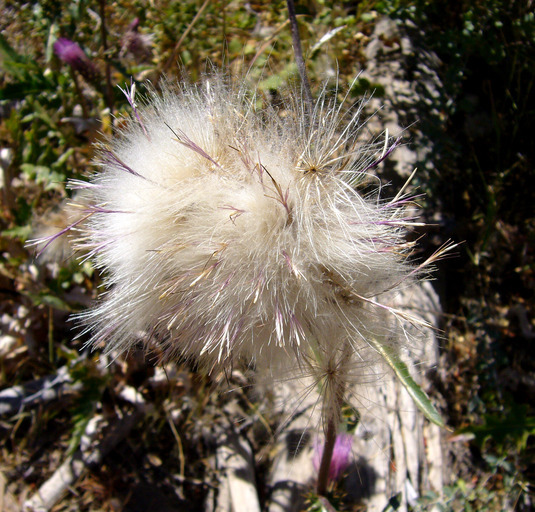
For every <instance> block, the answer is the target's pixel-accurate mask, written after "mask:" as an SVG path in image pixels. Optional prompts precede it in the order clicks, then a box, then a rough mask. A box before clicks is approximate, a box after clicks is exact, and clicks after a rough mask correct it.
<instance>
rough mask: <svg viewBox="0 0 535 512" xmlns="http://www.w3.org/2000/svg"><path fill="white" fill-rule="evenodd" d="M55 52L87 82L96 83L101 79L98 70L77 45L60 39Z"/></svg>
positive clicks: (63, 38) (55, 45) (62, 38)
mask: <svg viewBox="0 0 535 512" xmlns="http://www.w3.org/2000/svg"><path fill="white" fill-rule="evenodd" d="M54 52H55V53H56V55H57V56H58V57H59V58H60V59H61V60H62V61H63V62H65V63H66V64H68V65H69V66H71V68H72V69H74V70H75V71H78V72H79V73H80V74H81V75H82V76H83V77H84V78H85V79H86V80H88V81H90V82H94V81H96V80H97V79H98V78H99V73H98V71H97V68H96V67H95V65H94V64H93V62H91V60H90V59H89V57H88V56H87V55H86V54H85V53H84V51H83V50H82V49H81V48H80V46H78V44H77V43H75V42H74V41H71V40H70V39H67V38H65V37H60V38H59V39H58V40H57V41H56V42H55V43H54Z"/></svg>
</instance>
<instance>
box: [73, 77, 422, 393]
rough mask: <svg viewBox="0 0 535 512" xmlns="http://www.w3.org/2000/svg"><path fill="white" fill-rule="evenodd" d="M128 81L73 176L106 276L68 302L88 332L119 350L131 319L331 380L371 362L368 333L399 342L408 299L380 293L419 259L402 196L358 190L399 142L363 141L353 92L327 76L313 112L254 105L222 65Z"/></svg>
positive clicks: (228, 359) (136, 333)
mask: <svg viewBox="0 0 535 512" xmlns="http://www.w3.org/2000/svg"><path fill="white" fill-rule="evenodd" d="M125 93H126V95H127V97H128V98H129V101H130V103H131V105H132V107H133V112H134V115H133V116H132V118H131V119H130V120H128V121H127V122H126V123H125V127H124V128H123V129H122V131H121V133H120V134H119V135H118V136H117V137H116V138H115V139H114V140H112V141H110V143H109V145H106V146H102V147H101V148H100V158H99V161H98V169H97V171H96V172H95V173H94V174H93V176H92V177H91V178H90V180H89V181H88V183H87V184H86V185H83V184H81V183H80V182H76V183H75V184H74V186H75V187H76V188H85V191H84V196H85V198H87V197H89V206H87V204H84V206H83V211H84V213H85V217H84V222H79V223H77V224H76V225H73V228H72V231H73V232H75V234H76V246H77V248H78V249H80V250H81V251H83V252H84V253H85V257H89V258H91V260H92V261H93V262H94V264H95V265H96V267H98V268H99V269H100V270H102V271H103V273H104V275H105V281H104V284H105V286H106V289H107V290H106V292H105V293H103V294H102V295H101V297H100V300H99V302H98V303H97V304H96V305H95V306H94V308H93V309H91V310H89V311H87V312H85V313H83V314H81V315H80V316H79V318H80V319H81V320H82V321H83V323H84V324H85V325H86V326H87V329H88V330H89V331H90V332H91V335H92V343H94V344H100V343H105V344H106V347H107V350H109V351H112V350H119V351H124V350H128V349H130V348H131V347H132V346H133V344H134V343H136V342H137V341H139V338H140V333H142V334H143V338H145V339H146V340H147V344H148V345H153V346H154V344H156V345H157V346H159V347H161V348H162V349H163V354H164V356H163V358H164V359H169V358H177V357H178V358H185V359H189V360H192V361H195V362H198V363H199V364H201V365H202V366H203V367H205V368H206V369H207V370H209V371H219V370H226V369H229V368H230V367H231V366H232V365H233V364H236V363H240V362H245V364H247V365H253V366H255V367H256V368H258V369H269V370H270V371H272V372H274V373H275V374H276V372H277V371H279V369H281V368H301V369H303V370H304V371H305V372H307V373H308V374H312V375H314V376H315V378H317V380H318V381H321V380H322V379H324V378H325V379H326V387H325V388H324V393H325V394H327V395H328V394H329V393H332V394H337V393H340V392H343V390H344V389H345V382H344V379H346V380H347V379H349V378H351V380H354V379H358V375H356V374H358V373H359V372H361V373H363V374H365V373H366V370H364V368H367V367H370V366H372V365H374V364H375V362H376V358H375V357H374V352H375V351H374V350H373V349H371V348H370V346H369V345H368V343H367V340H368V339H370V337H374V338H381V339H382V340H383V341H384V342H386V343H394V342H389V341H388V340H389V339H390V338H391V339H396V341H395V343H398V341H397V340H399V338H395V336H393V335H392V332H391V327H392V324H391V322H388V321H386V320H385V317H386V316H387V315H388V314H393V315H394V316H404V314H403V313H401V312H400V311H397V310H395V309H393V308H389V307H388V306H386V305H384V304H382V303H381V295H383V294H385V293H386V292H390V291H392V290H395V289H396V288H397V287H400V286H407V284H408V283H409V282H410V280H411V279H412V277H413V275H414V274H416V273H417V272H418V271H419V267H416V268H415V267H413V266H412V265H411V264H410V263H409V262H408V260H407V256H408V254H409V253H410V249H411V244H410V243H407V241H406V239H405V234H406V228H407V226H408V225H410V224H411V223H412V219H411V218H408V213H407V209H406V207H407V205H408V204H409V203H410V202H411V199H410V198H408V197H406V196H401V195H398V196H397V197H396V198H395V199H393V200H391V201H384V200H382V199H380V198H379V191H378V190H377V191H375V192H374V193H367V194H363V193H362V192H359V189H360V188H361V187H359V185H360V184H361V183H362V182H364V181H366V180H367V179H368V177H369V176H368V174H369V170H370V169H371V168H372V167H374V166H375V165H377V164H378V163H379V162H380V161H382V160H383V159H384V158H385V157H386V156H387V155H388V153H389V152H390V151H391V150H392V148H393V147H394V146H395V145H396V143H397V141H396V142H394V143H393V144H391V145H389V146H387V145H384V143H378V142H375V143H371V144H364V143H362V142H361V141H360V140H359V134H360V130H361V128H362V125H361V119H360V114H361V110H360V106H357V107H354V108H353V109H350V110H349V111H347V112H346V111H345V106H344V105H343V101H342V102H339V101H338V99H337V92H334V93H333V92H332V91H331V92H330V93H329V91H328V88H327V87H325V89H324V91H323V93H322V94H321V96H320V98H319V100H318V101H317V103H316V104H315V105H314V107H313V111H312V112H310V113H307V112H306V109H305V108H303V107H302V106H300V103H299V102H294V103H293V104H292V103H288V104H286V105H285V108H284V109H282V111H278V110H277V109H274V108H264V109H257V108H256V104H257V103H258V102H259V101H258V98H257V97H256V95H255V93H254V92H253V93H251V92H248V91H247V90H246V89H245V88H240V89H235V88H233V87H232V86H230V85H229V84H228V83H227V81H226V80H225V79H223V78H221V77H218V76H212V77H209V78H207V79H206V80H205V81H204V83H203V84H202V85H198V86H193V85H183V86H181V87H180V88H175V90H174V89H173V88H172V87H170V86H167V88H165V90H164V92H163V94H162V95H157V94H155V93H154V94H152V95H151V96H150V98H149V100H148V101H147V102H146V105H144V106H142V107H141V108H140V109H138V108H137V105H136V104H135V99H134V93H135V91H134V90H133V88H132V90H128V89H126V91H125ZM368 181H369V180H368ZM86 201H87V199H86ZM404 318H405V319H406V316H404ZM393 348H394V349H396V347H395V346H394V347H393ZM338 380H341V382H338ZM333 398H334V397H333ZM326 402H331V403H338V402H339V400H338V401H337V400H326Z"/></svg>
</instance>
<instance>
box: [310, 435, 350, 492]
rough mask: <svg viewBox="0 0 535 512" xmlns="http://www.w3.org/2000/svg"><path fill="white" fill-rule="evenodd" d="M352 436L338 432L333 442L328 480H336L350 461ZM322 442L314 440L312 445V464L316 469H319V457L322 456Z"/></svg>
mask: <svg viewBox="0 0 535 512" xmlns="http://www.w3.org/2000/svg"><path fill="white" fill-rule="evenodd" d="M352 443H353V436H352V435H351V434H338V435H337V436H336V441H335V443H334V449H333V456H332V459H331V465H330V467H329V480H330V481H336V480H338V479H339V478H340V477H341V476H342V474H343V472H344V471H345V470H346V469H347V467H348V466H349V463H350V462H351V445H352ZM323 447H324V443H320V441H319V439H318V440H316V443H315V446H314V457H313V459H312V464H313V465H314V469H315V470H316V471H318V470H319V467H320V463H321V457H322V456H323Z"/></svg>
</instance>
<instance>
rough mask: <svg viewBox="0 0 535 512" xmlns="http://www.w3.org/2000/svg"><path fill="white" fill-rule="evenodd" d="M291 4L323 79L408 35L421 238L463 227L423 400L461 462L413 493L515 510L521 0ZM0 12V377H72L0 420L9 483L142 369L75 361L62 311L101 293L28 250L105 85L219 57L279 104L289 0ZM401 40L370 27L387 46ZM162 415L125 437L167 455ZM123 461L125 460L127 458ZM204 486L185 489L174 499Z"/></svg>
mask: <svg viewBox="0 0 535 512" xmlns="http://www.w3.org/2000/svg"><path fill="white" fill-rule="evenodd" d="M296 7H297V13H298V16H299V24H300V34H301V38H302V42H303V47H304V53H305V55H306V57H307V66H308V72H309V74H310V77H311V79H312V84H313V90H316V91H317V90H318V88H319V87H320V86H321V83H322V80H323V79H324V78H326V77H332V76H337V77H338V81H339V82H340V84H342V87H345V86H347V85H348V84H350V83H352V80H353V79H354V78H355V77H356V76H357V75H358V74H359V72H360V71H362V70H363V69H366V66H367V57H366V48H367V46H368V45H369V44H370V41H371V40H372V37H373V34H374V30H375V28H376V26H377V23H378V22H379V20H382V19H384V18H385V17H388V18H389V19H391V20H393V21H394V22H395V23H396V25H397V26H398V27H400V30H401V31H402V33H403V34H404V35H407V36H408V37H409V38H410V40H411V42H412V45H413V48H414V51H413V54H412V55H410V56H409V58H408V61H407V62H408V63H407V64H406V65H407V69H406V74H407V76H408V79H409V81H411V82H413V83H414V87H415V90H416V91H417V92H418V94H419V96H420V97H421V100H422V101H421V104H418V112H417V118H410V117H407V118H406V119H405V120H406V122H407V124H406V126H407V131H406V134H405V135H406V136H407V138H408V139H409V143H410V139H411V137H414V139H415V140H416V139H417V140H419V141H423V143H425V144H429V147H430V148H431V151H428V152H427V153H425V155H424V156H422V157H421V158H419V160H418V161H417V162H416V165H417V166H418V167H419V168H420V169H421V171H420V173H419V174H418V175H417V185H418V186H419V190H420V191H422V192H424V193H425V195H426V197H425V199H424V200H423V205H424V210H423V212H424V213H423V214H424V216H425V217H426V218H427V220H429V221H430V222H431V223H432V224H433V225H432V226H431V227H430V228H429V229H428V231H429V233H428V235H429V236H428V237H427V238H426V241H425V242H424V245H425V251H426V252H431V251H433V250H434V249H436V248H437V247H438V246H440V245H441V244H442V243H444V242H445V241H447V240H448V239H452V240H454V241H464V244H463V245H461V247H460V248H459V254H458V257H456V258H454V259H449V260H447V261H443V262H441V263H440V264H439V273H438V278H437V281H436V285H437V289H438V290H439V291H440V293H441V300H442V303H443V308H444V316H443V319H444V320H443V329H444V334H443V340H442V346H441V365H440V367H439V368H437V372H436V373H437V375H436V392H435V396H434V399H436V400H437V401H438V402H439V403H441V404H442V405H443V413H444V415H445V418H446V420H447V423H448V424H449V425H450V426H451V427H452V428H453V429H455V431H456V432H455V434H454V435H453V436H451V438H450V443H451V447H450V448H449V451H450V457H451V462H452V475H454V478H453V479H452V482H451V485H450V486H449V487H448V488H447V489H446V491H445V495H444V496H442V497H440V496H434V495H429V496H425V497H423V498H422V499H421V507H423V509H425V508H426V507H429V506H431V504H438V505H439V506H440V507H441V508H440V509H441V510H510V509H513V508H515V507H516V510H528V509H529V506H530V505H529V504H530V503H533V483H534V481H535V464H534V461H535V449H534V437H533V433H534V432H535V411H534V405H533V404H535V363H534V358H533V355H534V344H535V326H534V321H533V318H535V306H534V303H533V296H534V293H533V292H534V289H535V275H534V270H535V268H534V259H533V256H534V242H535V240H534V239H535V230H534V228H535V208H534V204H535V194H534V193H533V190H534V185H535V180H534V179H533V176H534V164H535V144H533V142H532V140H531V139H532V137H533V134H534V133H535V94H534V80H535V15H534V5H533V2H532V1H531V0H473V1H457V2H448V1H445V0H363V1H361V2H358V1H341V2H331V1H327V0H303V1H300V2H297V5H296ZM0 13H1V16H0V64H1V69H2V73H1V75H0V151H1V153H0V161H1V165H2V172H3V180H2V190H1V193H2V206H1V212H0V230H1V233H0V251H1V253H0V293H1V294H2V302H1V304H2V305H1V309H2V311H1V312H0V314H1V315H2V343H1V344H0V386H1V387H2V388H8V387H11V386H14V385H17V384H23V383H25V382H28V381H32V380H35V379H38V378H40V377H43V376H45V375H48V374H53V373H54V372H55V371H57V369H58V368H59V367H61V366H64V365H67V366H68V367H69V368H70V371H71V374H72V376H73V379H74V380H75V381H76V382H81V383H82V387H83V392H82V393H80V394H77V395H75V396H74V397H72V398H71V399H70V401H69V406H68V407H67V408H65V406H64V405H63V406H61V407H58V406H55V407H41V408H39V409H37V410H33V411H25V412H23V413H21V414H19V415H17V416H14V417H12V418H6V417H4V418H3V420H2V422H1V423H0V431H1V433H2V435H1V440H0V449H1V452H2V456H1V459H2V461H3V462H2V463H1V464H2V466H1V468H0V469H1V470H2V471H3V472H4V474H6V475H7V476H8V479H9V480H13V481H17V480H18V483H17V484H15V485H14V488H13V489H12V490H13V492H22V490H23V489H24V488H26V487H27V486H31V485H36V484H39V483H40V482H41V481H42V476H43V475H44V474H49V473H50V471H53V469H54V467H55V465H57V463H58V461H59V459H60V458H61V453H62V452H63V451H64V450H67V448H66V447H68V446H71V448H70V449H72V447H73V446H76V443H77V442H79V437H80V432H81V431H83V428H84V426H85V425H86V424H87V422H88V420H89V418H90V417H91V415H92V414H93V413H94V409H95V407H96V404H97V403H99V401H100V402H104V403H108V406H110V405H109V402H110V398H109V395H110V393H111V392H110V391H109V390H113V389H114V386H118V385H119V383H120V382H128V383H131V384H134V385H135V384H136V382H138V381H140V374H141V373H143V372H147V371H149V370H147V369H146V368H145V366H144V363H140V362H139V361H137V360H136V359H135V357H134V358H133V359H129V360H128V361H127V362H125V363H124V364H122V366H120V367H119V368H118V369H116V370H114V372H113V374H111V376H108V377H106V379H103V378H102V377H101V376H100V374H99V373H98V372H97V371H96V370H95V368H96V365H97V362H96V361H97V359H98V357H97V356H96V355H94V354H93V355H88V356H87V358H86V359H80V356H79V353H78V350H79V349H81V348H82V347H83V342H84V339H83V336H82V338H80V339H76V340H74V341H73V339H72V331H71V325H69V324H68V323H67V322H66V320H67V317H68V313H69V312H71V311H76V310H80V309H81V308H83V307H85V306H87V304H88V303H90V301H91V300H92V299H93V298H94V297H95V295H96V289H97V287H98V284H99V280H98V276H96V275H95V273H94V272H93V270H92V268H91V266H90V265H89V264H88V263H86V264H84V265H82V266H78V265H76V264H74V262H73V261H72V258H70V257H69V255H68V254H67V253H65V254H64V255H63V257H62V258H60V259H59V260H57V261H50V260H48V261H47V262H45V263H39V264H38V263H36V262H35V261H34V259H33V255H32V252H31V251H29V250H28V249H26V248H25V247H24V243H25V241H26V240H27V239H28V238H30V237H31V236H32V235H35V232H36V225H38V224H40V225H41V227H40V229H41V231H40V232H41V233H43V232H45V233H47V232H48V231H46V229H53V228H54V227H55V226H57V225H58V223H59V217H60V216H61V211H57V212H56V213H55V214H51V213H50V211H51V209H52V208H54V207H55V206H57V205H59V204H61V203H62V201H64V200H68V197H69V195H70V194H71V193H72V191H70V190H66V189H65V182H66V180H67V179H70V178H74V179H77V178H82V177H83V176H86V175H87V174H88V173H90V172H91V160H92V157H93V147H92V143H94V142H96V141H99V140H101V139H102V138H103V136H107V135H111V134H112V132H113V131H114V130H115V129H116V128H117V127H119V126H120V125H121V122H122V121H121V116H122V115H123V114H127V113H128V112H129V110H130V107H129V105H128V102H127V100H126V98H125V97H124V95H123V94H122V93H121V91H120V90H119V89H118V87H117V86H118V85H119V86H121V87H124V85H125V83H126V84H130V81H131V79H133V80H134V81H135V82H136V83H137V84H138V90H139V91H140V92H141V93H143V91H144V84H145V83H147V82H151V83H152V85H153V86H154V87H156V88H157V87H158V85H159V84H160V83H161V80H162V79H163V77H168V78H170V79H185V78H186V77H187V79H189V80H192V81H195V80H198V79H199V78H200V77H201V76H202V74H203V73H205V72H206V71H207V70H208V71H209V70H210V69H211V66H214V67H215V68H224V69H227V70H228V71H229V73H230V74H231V75H233V76H238V77H240V76H241V77H243V76H245V75H247V80H249V81H251V82H252V83H254V84H256V85H257V86H258V88H259V91H260V92H261V93H262V94H263V95H264V96H263V101H275V100H276V98H277V97H278V95H279V94H282V92H281V91H284V89H285V88H286V87H287V86H288V84H289V83H291V82H295V73H296V66H295V63H294V59H293V53H292V45H291V38H290V33H289V25H288V21H287V11H286V3H285V2H284V1H274V2H261V1H251V2H241V1H229V0H220V1H218V0H213V1H208V0H207V1H205V2H202V1H198V2H194V1H185V0H152V1H141V0H128V1H125V0H116V1H107V2H106V1H104V0H102V1H100V2H95V1H91V0H75V1H72V2H68V3H66V2H62V1H59V0H42V1H25V2H23V1H12V0H1V2H0ZM136 20H137V21H136ZM60 37H61V38H68V39H70V40H71V41H73V42H75V43H77V44H78V45H79V46H80V48H81V50H82V51H83V52H84V53H85V55H86V57H87V62H85V61H84V62H82V64H80V65H78V67H77V66H76V65H72V63H71V65H69V62H68V61H65V60H63V61H62V60H61V59H60V58H58V55H57V53H56V52H55V51H54V44H55V43H56V41H57V40H58V38H60ZM395 37H396V36H394V39H393V40H386V39H384V38H383V40H382V43H383V44H384V45H386V46H389V45H390V46H394V45H396V44H398V43H399V41H397V40H395ZM424 53H425V54H433V55H434V56H435V57H436V59H437V60H436V62H437V65H436V72H437V73H438V77H439V79H440V84H441V87H440V88H439V89H438V90H436V91H434V93H433V94H430V92H429V90H428V89H426V88H425V87H424V86H423V84H420V83H419V79H418V76H417V75H414V76H411V72H412V71H411V69H412V68H411V62H412V61H416V60H417V59H418V57H419V55H420V54H424ZM80 66H81V67H80ZM84 66H85V67H84ZM372 92H373V93H375V97H376V98H380V99H383V95H384V94H386V91H385V89H384V87H383V86H382V85H381V84H380V83H373V82H372V81H370V80H369V79H367V78H362V79H360V80H357V81H356V82H355V83H354V86H353V90H352V96H353V97H354V100H355V101H356V100H358V98H359V97H362V96H364V95H366V94H370V93H372ZM388 100H389V98H385V101H387V102H388ZM387 104H388V105H391V103H390V104H389V103H387ZM402 106H403V105H401V107H402ZM400 112H401V113H403V108H401V110H400ZM54 215H57V216H58V218H55V217H54ZM43 224H44V227H43ZM47 224H48V226H47ZM43 229H44V231H43ZM141 367H143V370H141ZM208 389H209V385H208V384H207V383H206V382H205V381H204V379H203V378H200V377H198V376H197V377H194V376H193V377H188V378H184V383H183V386H182V387H179V391H177V392H176V393H178V395H180V399H181V400H182V401H185V402H187V401H188V400H189V401H190V402H191V405H190V407H189V408H188V409H187V411H188V412H187V413H186V414H185V415H184V419H183V422H182V425H183V427H184V429H185V431H188V432H189V433H190V434H191V437H190V439H191V442H190V444H189V445H188V446H187V447H185V448H184V449H185V450H186V451H189V452H191V453H192V454H195V455H196V456H197V457H199V453H201V452H202V448H201V447H200V444H202V443H201V441H199V439H201V437H202V436H201V434H200V433H199V432H195V428H198V427H195V425H194V424H195V423H202V420H203V419H205V420H206V419H207V418H209V417H210V414H212V413H211V412H210V411H212V410H213V408H214V407H217V399H216V398H213V397H212V398H210V397H209V393H208ZM188 397H189V398H188ZM176 398H177V397H176V396H175V397H170V396H166V395H165V393H160V394H159V392H158V388H154V389H153V390H152V400H154V402H155V403H156V404H158V406H157V408H156V409H158V408H160V410H163V411H167V410H168V408H169V403H170V402H171V401H172V400H173V399H176ZM166 408H167V409H166ZM193 411H195V414H197V420H196V421H195V422H192V421H191V416H192V414H193ZM199 418H200V419H199ZM167 421H168V417H167V416H166V413H165V412H164V413H157V412H154V413H153V415H152V416H149V417H148V418H147V419H146V420H145V422H146V423H145V424H144V426H143V428H142V429H141V428H140V431H139V432H138V433H137V436H134V438H133V440H132V441H131V444H132V446H133V445H135V446H134V448H133V449H134V452H136V450H144V449H148V448H147V447H150V450H151V453H155V454H156V455H154V457H160V458H165V457H168V456H169V454H165V453H162V452H163V450H162V448H161V447H158V443H157V442H156V441H155V439H156V438H158V436H159V435H160V436H169V433H167V434H164V433H163V430H164V429H163V425H164V424H165V423H166V422H167ZM160 439H161V438H160ZM77 440H78V441H77ZM195 440H197V442H196V441H195ZM164 445H165V443H164ZM182 455H183V454H182ZM160 462H161V461H160ZM153 466H154V467H153V469H152V470H153V472H154V475H157V472H158V469H157V468H158V467H159V465H158V464H157V463H156V462H155V463H154V465H153ZM193 466H195V467H192V468H188V471H189V472H190V474H192V475H196V476H199V475H201V476H202V474H203V473H202V471H203V470H202V458H199V463H198V464H194V465H193ZM124 467H125V471H131V472H135V469H134V468H135V464H134V463H133V462H131V461H130V462H126V463H125V466H124ZM103 472H104V473H105V474H103V475H102V474H101V475H100V476H101V478H93V479H92V480H91V479H90V478H87V479H86V480H85V481H84V482H83V483H82V485H81V491H80V494H79V496H78V498H77V499H78V501H77V503H76V507H78V508H77V509H78V510H89V509H93V510H94V509H95V508H92V507H94V506H96V505H95V503H96V502H98V503H99V504H100V505H99V506H101V507H103V508H106V505H105V504H106V503H107V500H110V499H112V498H111V496H113V495H114V486H118V485H119V483H118V482H117V478H116V477H113V465H112V469H111V470H108V473H106V470H103ZM103 477H105V478H103ZM155 478H156V477H155ZM199 495H202V492H201V491H200V490H199V489H196V490H190V491H189V494H188V496H187V497H188V499H190V500H193V502H195V500H196V499H197V500H198V499H200V498H199ZM95 497H96V498H95ZM94 500H96V502H95V501H94ZM71 506H72V505H71ZM67 509H69V505H65V506H64V508H62V510H67Z"/></svg>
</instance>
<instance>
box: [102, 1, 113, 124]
mask: <svg viewBox="0 0 535 512" xmlns="http://www.w3.org/2000/svg"><path fill="white" fill-rule="evenodd" d="M99 6H100V37H101V40H102V49H103V50H104V62H105V73H106V94H105V96H106V106H107V107H108V110H109V111H110V116H113V87H112V85H111V66H110V60H109V57H108V39H107V31H106V0H100V1H99Z"/></svg>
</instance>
